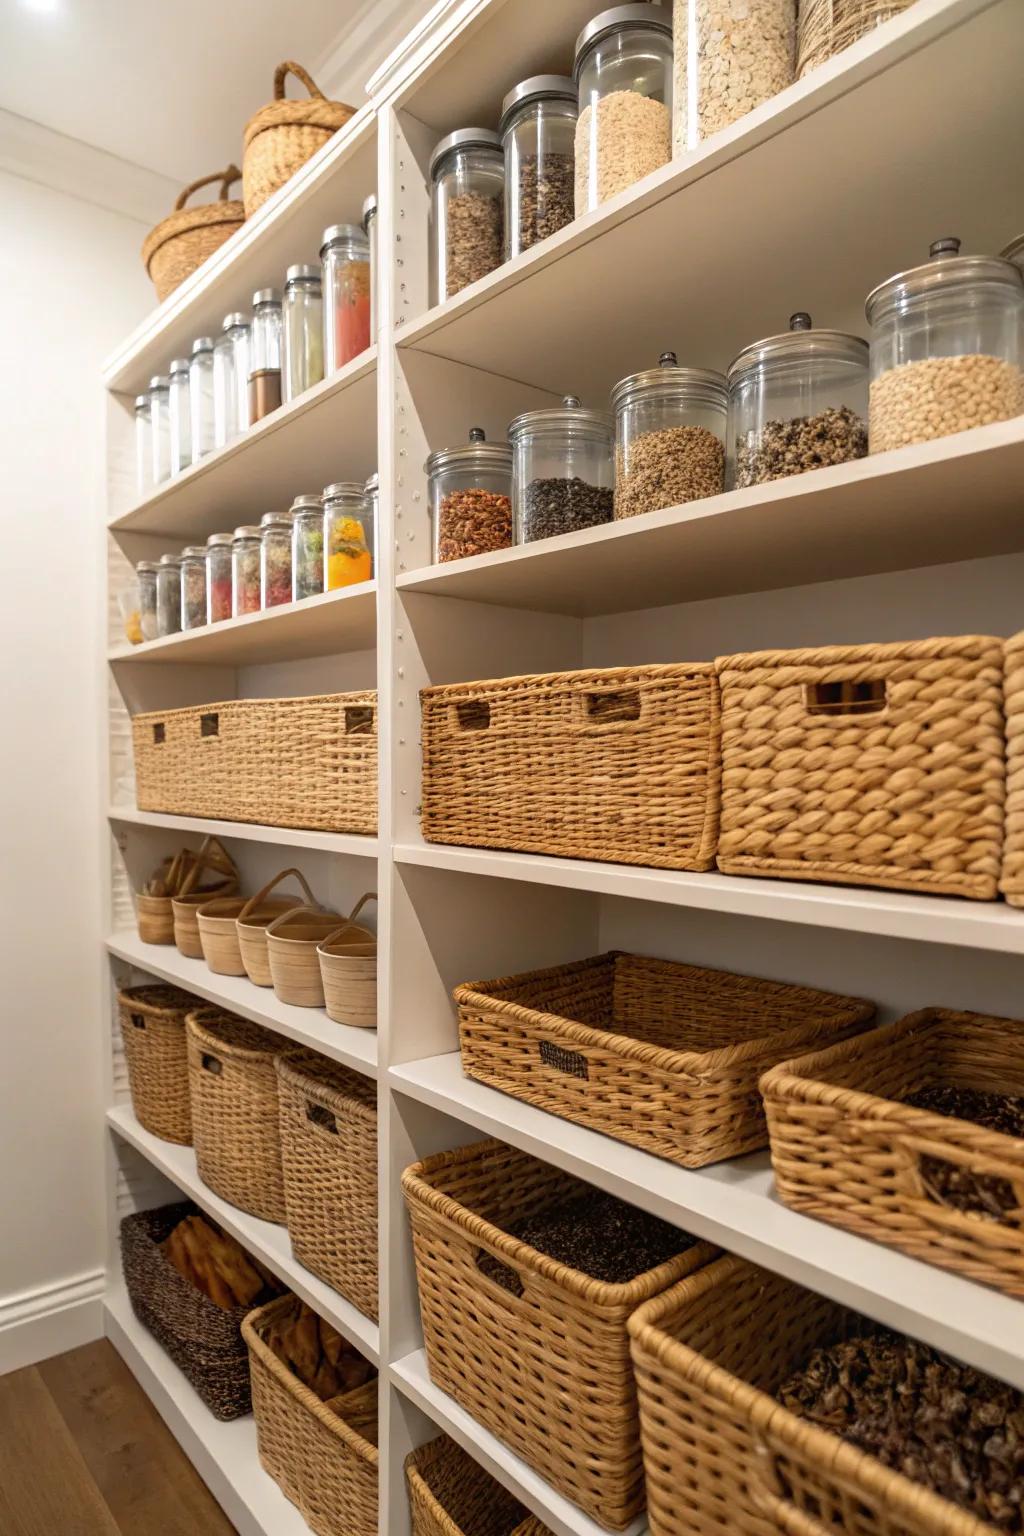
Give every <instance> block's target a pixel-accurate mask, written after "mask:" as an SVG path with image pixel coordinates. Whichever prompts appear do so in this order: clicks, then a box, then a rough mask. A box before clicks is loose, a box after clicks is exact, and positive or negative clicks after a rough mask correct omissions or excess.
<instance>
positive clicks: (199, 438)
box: [188, 336, 216, 464]
mask: <svg viewBox="0 0 1024 1536" xmlns="http://www.w3.org/2000/svg"><path fill="white" fill-rule="evenodd" d="M188 401H189V413H190V426H191V433H192V463H193V464H198V463H199V460H200V459H201V458H202V457H203V456H204V454H207V453H212V452H213V449H214V447H215V444H216V438H215V436H214V421H213V341H212V339H211V338H210V337H209V336H200V337H199V339H198V340H197V341H194V342H193V343H192V357H191V360H190V362H189V365H188Z"/></svg>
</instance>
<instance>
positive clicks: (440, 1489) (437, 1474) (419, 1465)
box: [405, 1435, 551, 1536]
mask: <svg viewBox="0 0 1024 1536" xmlns="http://www.w3.org/2000/svg"><path fill="white" fill-rule="evenodd" d="M405 1480H406V1483H407V1485H408V1489H409V1511H410V1513H411V1515H412V1536H525V1533H526V1531H527V1530H528V1529H529V1530H531V1531H532V1532H534V1533H535V1536H551V1533H550V1532H549V1531H548V1530H547V1527H546V1526H543V1525H541V1523H540V1521H539V1520H536V1519H535V1518H534V1517H533V1516H532V1515H527V1512H526V1510H525V1508H524V1507H523V1505H522V1504H520V1502H519V1500H518V1499H517V1498H515V1497H514V1496H513V1495H512V1494H511V1493H509V1492H508V1490H507V1489H506V1488H503V1487H502V1485H501V1484H500V1483H499V1482H498V1481H497V1479H496V1478H493V1477H492V1476H491V1475H490V1473H489V1472H485V1471H484V1469H483V1467H481V1466H478V1465H477V1463H476V1462H475V1461H474V1460H473V1458H472V1456H470V1455H468V1454H467V1453H466V1452H465V1451H464V1450H463V1449H462V1447H461V1445H457V1444H456V1442H455V1441H454V1440H451V1439H449V1437H448V1436H447V1435H441V1436H439V1437H438V1439H436V1440H430V1441H428V1443H427V1444H426V1445H421V1446H419V1447H417V1449H416V1450H415V1451H412V1452H410V1454H409V1455H408V1456H407V1457H406V1458H405ZM528 1521H529V1522H532V1523H531V1524H529V1525H528V1523H527V1522H528Z"/></svg>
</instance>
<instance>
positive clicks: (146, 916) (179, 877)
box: [135, 848, 195, 944]
mask: <svg viewBox="0 0 1024 1536" xmlns="http://www.w3.org/2000/svg"><path fill="white" fill-rule="evenodd" d="M194 858H195V853H194V852H193V850H192V849H191V848H182V849H181V850H180V851H179V852H178V853H176V854H174V856H173V857H171V856H170V855H168V857H167V858H166V859H164V860H163V861H162V862H161V864H160V868H159V870H158V871H157V875H156V879H157V880H159V881H161V882H162V884H163V886H164V895H162V896H150V895H148V894H147V893H146V892H145V891H140V892H139V893H138V895H137V896H136V898H135V920H136V922H137V924H138V929H139V938H140V939H141V940H142V942H143V944H173V943H174V910H173V908H172V907H171V898H172V896H173V895H174V894H175V893H176V892H177V891H180V889H181V884H182V881H183V880H184V879H185V877H186V875H187V874H188V873H189V871H190V869H191V867H192V861H193V859H194Z"/></svg>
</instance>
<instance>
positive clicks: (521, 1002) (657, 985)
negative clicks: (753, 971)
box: [454, 950, 874, 1168]
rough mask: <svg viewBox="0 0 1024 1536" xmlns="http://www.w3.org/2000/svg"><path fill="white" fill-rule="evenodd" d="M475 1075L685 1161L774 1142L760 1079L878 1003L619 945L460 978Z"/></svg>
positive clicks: (692, 1163)
mask: <svg viewBox="0 0 1024 1536" xmlns="http://www.w3.org/2000/svg"><path fill="white" fill-rule="evenodd" d="M454 997H455V1002H456V1004H457V1005H458V1010H459V1044H460V1047H461V1051H462V1068H463V1071H464V1072H465V1074H466V1076H467V1077H471V1078H474V1079H475V1080H476V1081H477V1082H481V1083H486V1084H487V1085H488V1086H489V1087H491V1088H498V1089H500V1090H501V1091H502V1092H503V1093H509V1094H511V1095H512V1096H513V1097H514V1098H517V1099H525V1100H526V1102H527V1103H528V1104H535V1105H536V1106H537V1107H538V1109H545V1110H547V1111H548V1112H549V1113H550V1114H555V1115H559V1116H561V1118H562V1119H564V1120H572V1121H575V1122H576V1124H577V1125H586V1126H589V1127H590V1128H591V1129H592V1130H595V1131H603V1132H604V1133H605V1134H606V1135H608V1136H614V1137H615V1138H616V1139H617V1140H618V1141H625V1142H628V1143H629V1144H630V1145H631V1146H634V1147H640V1148H642V1150H643V1151H645V1152H653V1153H654V1154H655V1156H657V1157H666V1158H669V1159H670V1160H671V1161H672V1162H674V1163H681V1164H682V1165H683V1167H686V1168H702V1167H704V1166H705V1164H707V1163H713V1162H718V1161H719V1160H721V1159H722V1158H725V1157H739V1156H740V1155H741V1154H742V1153H744V1152H752V1151H754V1150H755V1149H756V1148H758V1147H763V1146H765V1145H766V1144H767V1141H768V1130H767V1127H766V1125H765V1118H764V1107H763V1104H762V1102H761V1095H760V1093H759V1091H758V1086H757V1084H758V1077H759V1076H760V1074H761V1072H762V1071H763V1070H764V1068H765V1067H767V1066H770V1065H772V1064H774V1063H775V1062H778V1061H781V1060H784V1059H785V1058H786V1057H787V1056H789V1055H792V1054H793V1053H794V1052H796V1051H799V1050H801V1049H804V1048H806V1049H810V1048H811V1047H812V1046H814V1045H816V1044H819V1043H821V1042H823V1041H830V1040H833V1039H835V1038H837V1037H842V1036H844V1035H846V1034H848V1033H850V1031H851V1030H858V1029H862V1028H864V1027H865V1025H866V1024H867V1022H868V1021H869V1020H870V1019H871V1018H872V1017H873V1015H874V1007H873V1006H872V1004H870V1003H866V1002H862V1001H860V1000H859V999H857V998H850V997H838V996H836V995H835V994H833V993H831V992H818V991H816V990H814V989H812V988H810V987H797V986H790V985H788V984H787V983H785V982H778V981H763V980H760V979H759V978H757V977H753V976H736V975H732V974H731V973H730V972H728V971H711V970H707V969H706V968H705V967H703V966H699V965H681V964H679V963H677V962H676V961H672V960H654V959H649V958H647V957H646V956H643V955H627V954H622V953H621V952H619V951H614V950H613V951H612V952H611V953H609V954H605V955H597V956H596V957H594V958H593V959H589V960H579V961H577V962H575V964H572V965H562V966H555V967H552V968H551V969H548V970H543V971H530V972H527V973H525V974H524V975H520V976H507V977H503V978H501V979H500V980H498V981H480V982H469V983H467V984H466V985H464V986H461V987H456V989H455V993H454Z"/></svg>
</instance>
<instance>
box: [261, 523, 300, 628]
mask: <svg viewBox="0 0 1024 1536" xmlns="http://www.w3.org/2000/svg"><path fill="white" fill-rule="evenodd" d="M291 600H292V520H291V518H290V517H289V516H288V513H287V512H265V513H264V514H263V516H262V517H261V518H260V605H261V607H263V608H277V607H278V606H279V605H280V604H281V603H290V602H291Z"/></svg>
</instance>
